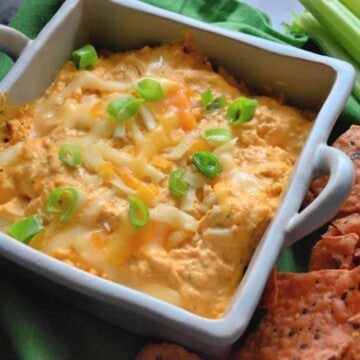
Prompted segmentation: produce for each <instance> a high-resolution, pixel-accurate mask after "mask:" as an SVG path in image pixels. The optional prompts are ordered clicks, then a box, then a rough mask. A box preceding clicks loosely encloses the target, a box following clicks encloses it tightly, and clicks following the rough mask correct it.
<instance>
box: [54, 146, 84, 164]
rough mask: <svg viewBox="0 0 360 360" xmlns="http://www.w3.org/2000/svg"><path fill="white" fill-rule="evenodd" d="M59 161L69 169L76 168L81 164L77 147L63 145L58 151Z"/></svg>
mask: <svg viewBox="0 0 360 360" xmlns="http://www.w3.org/2000/svg"><path fill="white" fill-rule="evenodd" d="M59 159H60V160H61V161H62V162H63V163H65V164H66V165H68V166H70V167H77V166H79V165H80V163H81V153H80V150H79V148H78V147H77V146H75V145H71V144H64V145H62V146H61V147H60V149H59Z"/></svg>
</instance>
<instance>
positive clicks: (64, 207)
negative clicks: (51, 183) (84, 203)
mask: <svg viewBox="0 0 360 360" xmlns="http://www.w3.org/2000/svg"><path fill="white" fill-rule="evenodd" d="M77 199H78V192H77V190H75V189H74V188H65V189H55V190H52V191H51V193H50V194H49V196H48V199H47V202H46V210H47V211H48V212H50V213H61V215H60V221H65V220H67V219H68V218H69V216H71V215H72V213H73V212H74V209H75V206H76V202H77Z"/></svg>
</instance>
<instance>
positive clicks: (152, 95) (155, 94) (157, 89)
mask: <svg viewBox="0 0 360 360" xmlns="http://www.w3.org/2000/svg"><path fill="white" fill-rule="evenodd" d="M136 90H137V93H138V94H139V96H140V97H142V98H143V99H144V100H149V101H156V100H161V99H163V98H164V96H165V94H164V90H163V88H162V87H161V85H160V83H159V82H158V81H156V80H152V79H143V80H140V81H139V82H138V83H137V84H136Z"/></svg>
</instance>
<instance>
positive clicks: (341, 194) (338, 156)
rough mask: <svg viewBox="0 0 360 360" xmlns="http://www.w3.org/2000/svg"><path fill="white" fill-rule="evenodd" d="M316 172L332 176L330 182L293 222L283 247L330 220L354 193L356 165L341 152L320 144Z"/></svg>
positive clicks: (289, 225)
mask: <svg viewBox="0 0 360 360" xmlns="http://www.w3.org/2000/svg"><path fill="white" fill-rule="evenodd" d="M314 173H315V174H317V175H323V174H329V179H328V182H327V184H326V186H325V187H324V189H323V190H322V191H321V193H320V194H319V196H318V197H317V198H316V199H315V200H314V201H313V202H312V203H311V204H309V205H308V206H307V207H306V208H305V209H303V210H302V211H300V212H298V213H296V214H295V215H294V216H293V217H292V218H291V219H290V221H289V222H288V224H287V227H286V240H285V243H284V247H288V246H290V245H292V244H293V243H295V242H296V241H297V240H299V239H301V238H302V237H304V236H306V235H308V234H310V233H311V232H312V231H314V230H316V229H317V228H318V227H319V224H325V223H326V222H328V221H330V220H331V219H332V218H333V217H334V216H335V215H336V214H337V212H338V211H339V209H340V207H341V206H342V204H343V203H344V201H345V200H346V198H347V197H348V196H349V194H350V192H351V189H352V186H353V183H354V167H353V163H352V161H351V160H350V158H349V157H348V156H347V155H345V154H344V153H343V152H341V151H340V150H338V149H336V148H334V147H331V146H328V145H326V144H321V145H320V146H319V148H318V149H317V152H316V154H315V168H314Z"/></svg>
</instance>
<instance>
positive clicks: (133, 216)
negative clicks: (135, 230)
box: [129, 195, 150, 227]
mask: <svg viewBox="0 0 360 360" xmlns="http://www.w3.org/2000/svg"><path fill="white" fill-rule="evenodd" d="M129 219H130V222H131V225H132V226H134V227H143V226H145V225H146V224H147V223H148V222H149V220H150V213H149V209H148V207H147V206H146V205H145V204H144V203H143V202H142V201H141V200H140V199H139V198H137V197H136V196H132V195H129Z"/></svg>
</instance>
